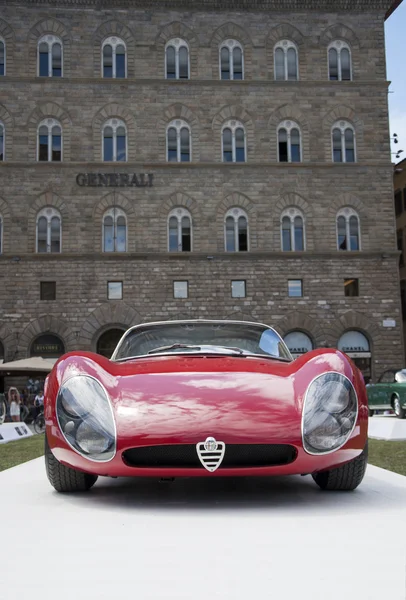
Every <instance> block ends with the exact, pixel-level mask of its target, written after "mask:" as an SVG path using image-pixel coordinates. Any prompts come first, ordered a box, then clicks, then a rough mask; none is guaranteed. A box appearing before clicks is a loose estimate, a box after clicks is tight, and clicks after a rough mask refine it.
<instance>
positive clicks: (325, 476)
mask: <svg viewBox="0 0 406 600" xmlns="http://www.w3.org/2000/svg"><path fill="white" fill-rule="evenodd" d="M367 463H368V444H367V445H366V446H365V449H364V450H363V452H362V453H361V454H360V455H359V456H357V458H354V459H353V460H351V461H350V462H348V463H346V464H345V465H341V467H337V468H335V469H330V471H322V472H320V473H314V474H313V475H312V477H313V479H314V481H315V482H316V483H317V485H318V486H319V487H320V488H321V489H322V490H342V491H351V490H355V488H356V487H358V486H359V484H360V483H361V481H362V480H363V478H364V475H365V470H366V468H367Z"/></svg>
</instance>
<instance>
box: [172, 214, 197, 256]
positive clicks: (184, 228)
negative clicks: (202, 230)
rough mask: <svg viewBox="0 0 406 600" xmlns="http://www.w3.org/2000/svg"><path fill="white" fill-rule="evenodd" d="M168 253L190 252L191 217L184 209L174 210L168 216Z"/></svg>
mask: <svg viewBox="0 0 406 600" xmlns="http://www.w3.org/2000/svg"><path fill="white" fill-rule="evenodd" d="M168 249H169V252H190V251H191V250H192V217H191V216H190V213H189V211H187V210H186V209H185V208H174V209H173V210H171V212H170V213H169V216H168Z"/></svg>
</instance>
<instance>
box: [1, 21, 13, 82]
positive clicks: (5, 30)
mask: <svg viewBox="0 0 406 600" xmlns="http://www.w3.org/2000/svg"><path fill="white" fill-rule="evenodd" d="M0 37H2V38H3V40H4V42H5V44H6V75H15V74H16V73H15V72H14V38H15V35H14V31H13V30H12V28H11V27H10V25H9V24H8V23H6V21H3V19H0Z"/></svg>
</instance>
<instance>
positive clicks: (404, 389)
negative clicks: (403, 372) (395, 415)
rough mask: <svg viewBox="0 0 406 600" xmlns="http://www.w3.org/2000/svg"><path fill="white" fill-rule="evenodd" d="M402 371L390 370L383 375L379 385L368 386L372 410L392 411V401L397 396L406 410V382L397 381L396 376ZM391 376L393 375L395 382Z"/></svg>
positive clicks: (378, 382) (369, 402)
mask: <svg viewBox="0 0 406 600" xmlns="http://www.w3.org/2000/svg"><path fill="white" fill-rule="evenodd" d="M399 370H400V369H389V370H387V371H385V372H384V373H382V375H381V377H380V378H379V380H378V381H377V383H373V384H369V385H368V386H367V388H366V389H367V396H368V406H369V408H370V409H372V410H391V409H392V400H393V397H394V396H395V395H396V396H398V398H399V400H400V404H401V407H402V408H405V409H406V382H404V383H401V382H398V381H395V374H396V373H397V372H398V371H399ZM391 374H392V375H393V381H390V379H392V377H391Z"/></svg>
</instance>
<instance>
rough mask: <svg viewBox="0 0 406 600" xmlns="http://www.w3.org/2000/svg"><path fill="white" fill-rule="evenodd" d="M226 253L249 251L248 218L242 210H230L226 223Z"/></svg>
mask: <svg viewBox="0 0 406 600" xmlns="http://www.w3.org/2000/svg"><path fill="white" fill-rule="evenodd" d="M224 238H225V249H226V252H247V251H248V217H247V214H246V213H245V212H244V211H243V210H242V209H241V208H230V210H229V211H227V213H226V218H225V222H224Z"/></svg>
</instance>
